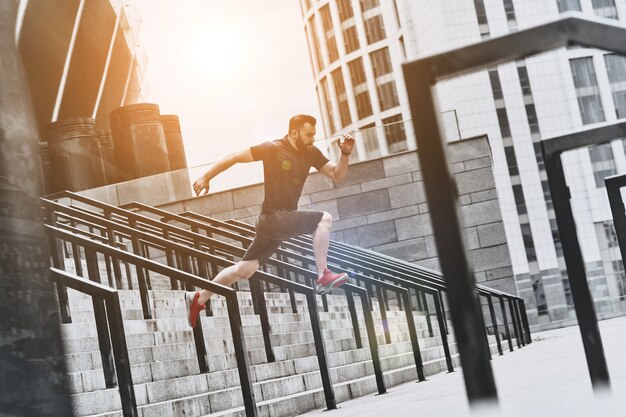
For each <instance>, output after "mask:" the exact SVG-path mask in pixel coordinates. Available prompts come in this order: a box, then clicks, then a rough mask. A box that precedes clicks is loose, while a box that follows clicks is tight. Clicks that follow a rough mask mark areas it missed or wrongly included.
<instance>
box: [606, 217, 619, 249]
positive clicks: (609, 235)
mask: <svg viewBox="0 0 626 417" xmlns="http://www.w3.org/2000/svg"><path fill="white" fill-rule="evenodd" d="M602 228H603V229H604V236H606V244H607V247H609V248H617V247H618V246H619V242H618V241H617V232H616V231H615V227H614V226H613V222H611V221H608V222H602Z"/></svg>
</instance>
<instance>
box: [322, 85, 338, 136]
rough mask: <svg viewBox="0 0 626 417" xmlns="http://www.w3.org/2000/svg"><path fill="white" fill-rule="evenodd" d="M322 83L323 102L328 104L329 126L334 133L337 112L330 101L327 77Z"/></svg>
mask: <svg viewBox="0 0 626 417" xmlns="http://www.w3.org/2000/svg"><path fill="white" fill-rule="evenodd" d="M320 85H321V86H322V103H324V105H325V106H326V113H327V114H328V128H329V129H330V133H331V134H332V133H334V132H335V112H334V111H333V105H332V103H331V102H330V94H329V92H328V80H327V79H326V78H322V80H321V81H320Z"/></svg>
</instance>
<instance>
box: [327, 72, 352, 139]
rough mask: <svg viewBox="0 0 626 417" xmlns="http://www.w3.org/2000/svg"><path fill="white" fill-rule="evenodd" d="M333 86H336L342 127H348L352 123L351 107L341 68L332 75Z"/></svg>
mask: <svg viewBox="0 0 626 417" xmlns="http://www.w3.org/2000/svg"><path fill="white" fill-rule="evenodd" d="M331 77H332V78H333V84H334V85H335V94H336V95H337V104H338V105H339V118H340V119H341V127H346V126H348V125H349V124H350V123H352V118H351V117H350V105H349V104H348V97H347V95H346V84H345V83H344V80H343V74H342V73H341V68H337V69H336V70H334V71H333V72H332V73H331Z"/></svg>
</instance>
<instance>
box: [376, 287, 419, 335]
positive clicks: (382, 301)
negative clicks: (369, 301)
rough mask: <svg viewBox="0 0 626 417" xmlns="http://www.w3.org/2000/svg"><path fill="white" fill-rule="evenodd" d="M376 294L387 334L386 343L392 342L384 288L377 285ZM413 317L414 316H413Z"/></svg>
mask: <svg viewBox="0 0 626 417" xmlns="http://www.w3.org/2000/svg"><path fill="white" fill-rule="evenodd" d="M376 294H377V296H378V308H379V310H380V318H381V320H382V322H383V331H384V334H385V343H387V344H390V343H391V333H390V332H389V322H388V321H387V305H386V304H385V297H383V289H382V288H381V287H380V286H379V287H376ZM411 317H413V316H411Z"/></svg>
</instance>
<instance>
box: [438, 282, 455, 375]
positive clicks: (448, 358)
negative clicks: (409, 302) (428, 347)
mask: <svg viewBox="0 0 626 417" xmlns="http://www.w3.org/2000/svg"><path fill="white" fill-rule="evenodd" d="M433 300H434V301H435V314H436V315H437V323H438V324H439V334H440V335H441V344H442V345H443V352H444V353H445V355H446V365H447V366H448V372H454V365H453V364H452V355H451V353H450V344H449V342H448V332H447V329H446V323H445V321H446V319H445V317H444V315H443V306H442V305H441V301H440V300H439V296H438V295H437V293H433Z"/></svg>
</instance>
